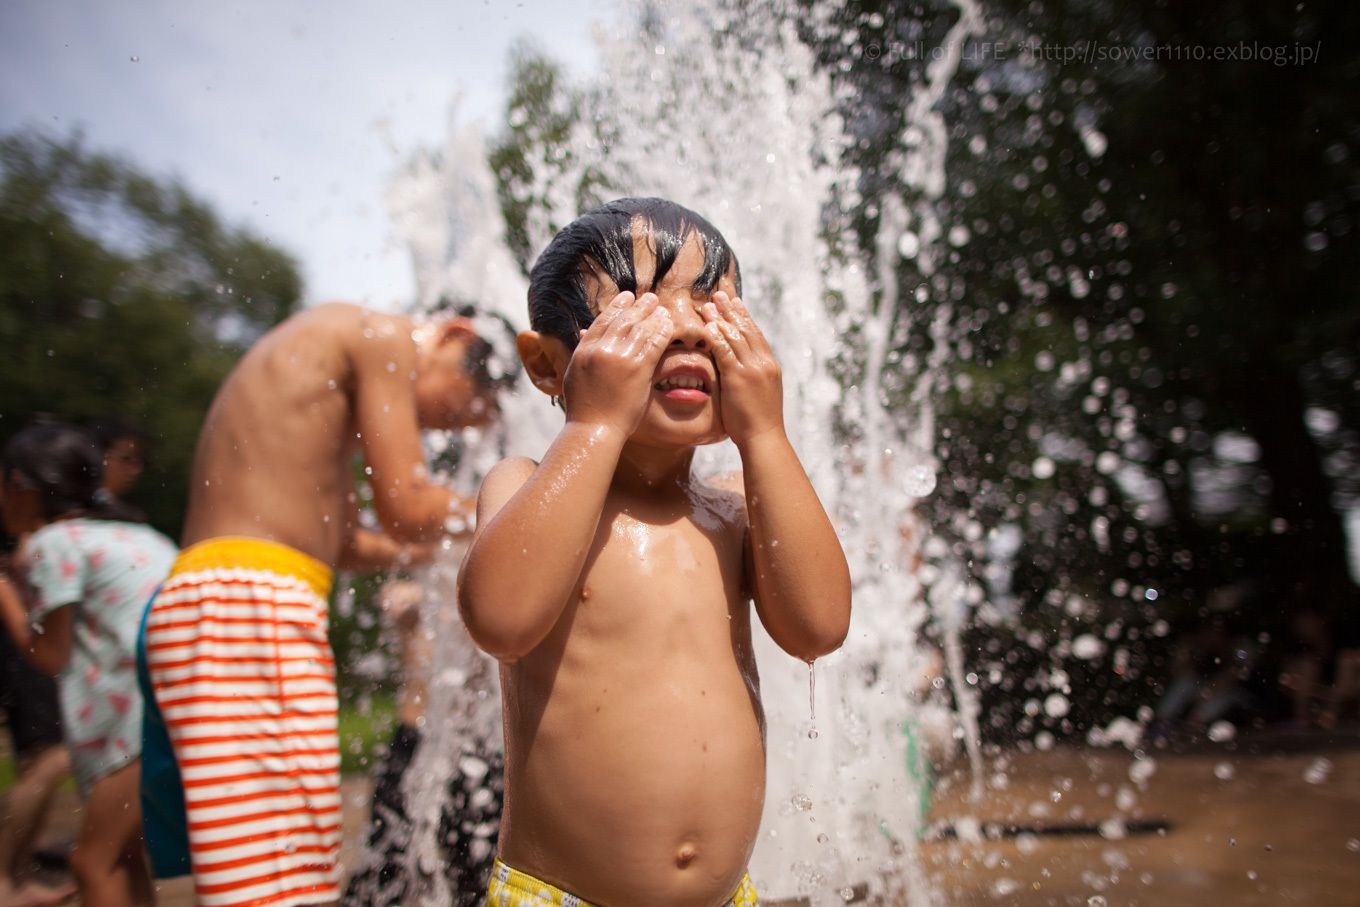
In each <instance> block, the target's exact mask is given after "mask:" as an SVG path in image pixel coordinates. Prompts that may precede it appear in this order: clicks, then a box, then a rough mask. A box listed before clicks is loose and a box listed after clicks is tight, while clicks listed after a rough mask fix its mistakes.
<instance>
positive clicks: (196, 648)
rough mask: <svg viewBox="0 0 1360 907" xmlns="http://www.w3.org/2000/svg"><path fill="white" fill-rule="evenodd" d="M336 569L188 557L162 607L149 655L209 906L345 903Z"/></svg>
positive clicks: (266, 558)
mask: <svg viewBox="0 0 1360 907" xmlns="http://www.w3.org/2000/svg"><path fill="white" fill-rule="evenodd" d="M330 584H331V571H330V570H329V568H327V567H326V566H325V565H323V564H321V563H320V562H318V561H316V560H314V559H312V558H310V557H308V556H307V555H304V554H302V553H300V552H298V551H294V550H293V549H291V548H286V547H284V546H281V545H276V544H273V543H270V542H264V541H261V540H259V539H241V538H221V539H211V540H209V541H206V542H201V543H199V544H197V545H193V546H192V547H190V548H186V549H185V550H184V551H183V552H181V553H180V555H179V559H178V560H177V561H175V566H174V568H173V569H172V571H171V573H170V576H169V577H168V578H167V579H166V580H165V582H164V584H162V586H161V589H160V592H159V593H158V594H157V595H156V597H155V598H154V599H153V600H152V603H151V606H150V610H149V612H148V614H147V618H146V657H147V667H148V668H149V671H150V675H151V682H152V686H153V687H154V689H155V693H156V702H157V704H158V705H159V706H160V711H161V714H162V715H163V716H164V718H165V725H166V729H167V730H168V732H169V736H170V742H171V745H172V747H173V749H174V752H175V761H176V762H177V763H178V764H179V769H180V774H181V776H182V777H183V781H184V800H185V807H186V813H187V816H188V832H189V834H188V837H189V854H190V862H191V864H192V867H193V874H194V891H195V900H196V902H197V904H198V905H200V907H264V905H269V907H292V905H304V904H322V903H325V902H327V901H333V900H336V899H337V898H338V897H339V893H340V892H339V878H338V870H337V865H336V858H337V856H338V854H339V849H340V749H339V740H338V736H337V731H336V696H335V662H334V659H333V658H332V656H331V649H330V643H329V642H328V641H327V638H326V631H327V627H328V617H327V604H326V603H327V597H328V596H329V594H330Z"/></svg>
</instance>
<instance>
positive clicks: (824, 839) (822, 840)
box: [817, 834, 831, 844]
mask: <svg viewBox="0 0 1360 907" xmlns="http://www.w3.org/2000/svg"><path fill="white" fill-rule="evenodd" d="M830 840H831V839H830V838H828V837H827V836H826V835H825V834H820V835H818V836H817V843H818V844H825V843H826V842H827V841H830Z"/></svg>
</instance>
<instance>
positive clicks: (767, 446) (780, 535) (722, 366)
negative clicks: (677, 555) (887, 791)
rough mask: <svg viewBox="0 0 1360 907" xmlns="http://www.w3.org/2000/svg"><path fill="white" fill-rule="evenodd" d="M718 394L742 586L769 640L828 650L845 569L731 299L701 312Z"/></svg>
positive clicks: (762, 347)
mask: <svg viewBox="0 0 1360 907" xmlns="http://www.w3.org/2000/svg"><path fill="white" fill-rule="evenodd" d="M703 313H704V318H705V321H707V322H708V328H707V330H708V333H709V337H710V339H712V341H713V347H714V359H715V360H716V362H717V365H718V377H719V382H720V388H721V392H722V416H723V426H724V427H725V428H726V429H727V433H728V435H729V436H730V437H731V438H732V441H733V443H735V444H736V446H737V450H738V451H739V452H740V454H741V460H742V470H743V476H742V478H743V486H744V489H745V494H746V513H747V521H748V526H747V537H746V544H747V563H748V567H747V570H748V577H747V581H748V585H749V587H750V589H751V593H752V598H753V599H754V601H755V606H756V612H757V613H758V614H759V615H760V620H761V623H763V624H764V625H765V629H766V631H767V632H769V634H770V637H771V638H772V639H773V640H774V641H775V642H776V643H777V644H778V645H779V647H780V648H782V649H783V650H784V651H786V652H788V653H789V654H790V655H793V656H795V657H797V658H801V659H803V660H804V661H812V660H813V659H815V658H817V657H819V656H822V655H826V654H827V653H829V652H833V651H835V650H836V649H837V648H839V647H840V644H841V643H842V642H843V641H844V640H845V634H846V633H847V632H848V631H849V628H850V568H849V566H848V565H847V564H846V561H845V552H844V551H842V550H841V545H840V541H839V540H838V539H837V538H836V531H835V529H834V528H833V527H832V525H831V520H830V519H829V518H828V517H827V515H826V511H825V510H824V509H823V507H822V504H821V501H819V500H818V499H817V493H816V491H814V490H813V488H812V483H811V482H810V481H808V477H807V473H806V472H804V470H803V466H802V464H801V463H799V461H798V456H797V454H795V453H794V450H793V447H792V445H791V444H789V439H788V436H787V435H786V434H785V433H784V418H783V389H782V386H781V378H780V372H779V363H778V362H777V361H776V360H775V358H774V353H773V352H772V351H771V350H770V345H769V343H768V342H766V340H765V337H764V335H763V334H762V333H761V332H760V329H759V328H758V327H757V326H756V324H755V322H754V321H753V320H752V319H751V316H750V313H749V312H747V310H746V307H745V306H744V305H743V304H742V302H741V300H740V299H729V298H728V296H727V294H725V293H723V292H721V291H720V292H718V293H715V294H714V295H713V301H712V302H710V303H707V304H705V306H704V308H703Z"/></svg>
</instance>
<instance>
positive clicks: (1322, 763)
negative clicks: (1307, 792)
mask: <svg viewBox="0 0 1360 907" xmlns="http://www.w3.org/2000/svg"><path fill="white" fill-rule="evenodd" d="M1331 774H1332V761H1331V760H1330V759H1324V758H1320V757H1319V758H1317V759H1314V760H1313V764H1312V765H1310V766H1308V768H1306V769H1304V772H1303V780H1304V781H1307V782H1308V783H1309V784H1322V783H1324V782H1325V781H1326V780H1327V779H1328V778H1329V777H1331Z"/></svg>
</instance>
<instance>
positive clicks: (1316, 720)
mask: <svg viewBox="0 0 1360 907" xmlns="http://www.w3.org/2000/svg"><path fill="white" fill-rule="evenodd" d="M1290 628H1291V629H1292V630H1293V633H1294V642H1295V650H1294V653H1293V654H1292V655H1291V656H1290V657H1288V658H1287V659H1286V660H1285V666H1284V671H1283V672H1282V673H1281V674H1280V686H1281V687H1282V688H1283V689H1284V690H1285V691H1286V692H1287V693H1288V694H1289V696H1290V700H1291V702H1292V704H1293V713H1292V719H1293V723H1294V725H1295V726H1296V727H1298V728H1310V727H1318V728H1321V729H1323V730H1334V729H1335V728H1336V726H1337V725H1338V724H1339V723H1340V722H1341V720H1342V719H1343V718H1346V717H1354V715H1355V710H1356V703H1357V701H1360V638H1357V636H1356V634H1354V633H1350V632H1344V631H1339V630H1338V629H1337V628H1336V626H1335V622H1334V621H1333V620H1332V619H1331V618H1330V617H1328V615H1326V614H1324V613H1323V612H1322V611H1319V610H1317V609H1315V608H1304V609H1302V610H1299V611H1297V612H1296V613H1295V614H1294V616H1293V619H1292V620H1291V621H1290Z"/></svg>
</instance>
